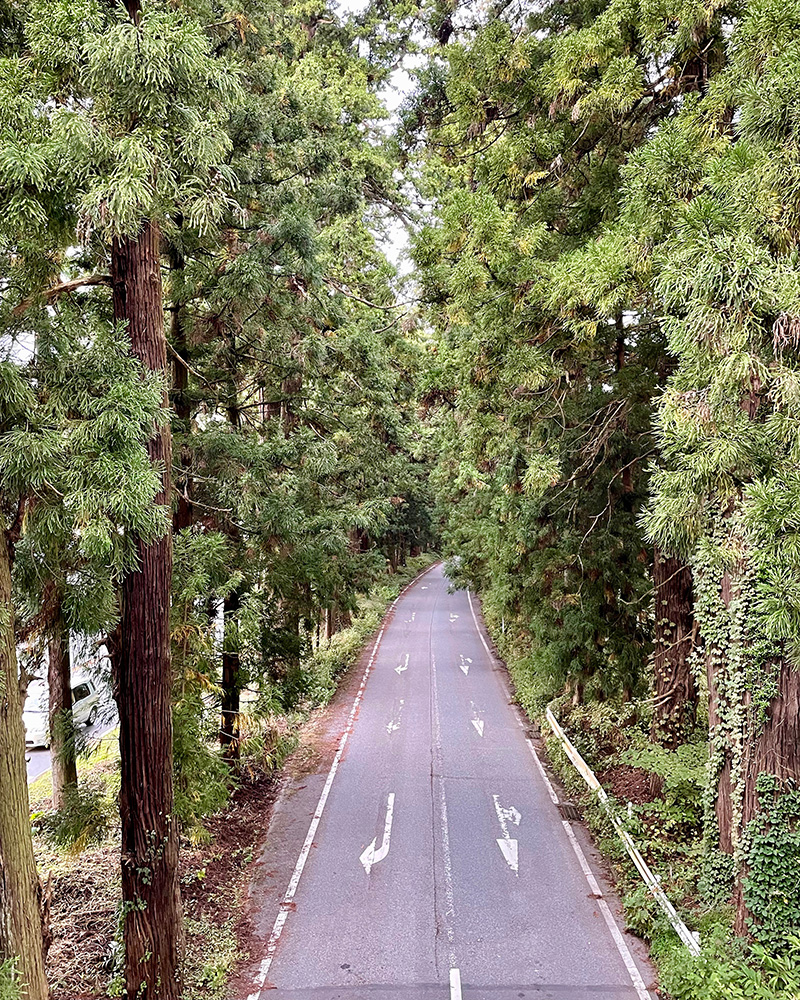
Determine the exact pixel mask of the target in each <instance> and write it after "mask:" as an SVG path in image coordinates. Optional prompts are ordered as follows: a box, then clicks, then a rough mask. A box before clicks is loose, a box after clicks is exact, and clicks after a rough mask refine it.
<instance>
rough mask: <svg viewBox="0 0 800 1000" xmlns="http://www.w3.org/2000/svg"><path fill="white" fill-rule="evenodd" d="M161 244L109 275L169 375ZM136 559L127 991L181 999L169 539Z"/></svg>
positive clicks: (126, 759) (128, 742)
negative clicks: (173, 764) (174, 803)
mask: <svg viewBox="0 0 800 1000" xmlns="http://www.w3.org/2000/svg"><path fill="white" fill-rule="evenodd" d="M159 243H160V236H159V231H158V227H157V226H156V225H155V224H154V223H151V222H148V223H145V225H144V226H143V228H142V231H141V233H140V234H139V236H138V237H137V238H132V237H124V238H118V239H115V240H114V242H113V245H112V250H111V276H112V285H113V298H114V318H115V320H117V322H120V323H121V322H125V323H127V327H128V336H129V337H130V344H131V351H132V353H133V354H134V355H135V356H136V357H138V358H140V359H141V360H142V362H143V363H144V365H145V366H146V367H147V368H149V369H151V370H153V371H159V372H163V373H166V369H167V346H166V337H165V335H164V313H163V305H162V288H161V268H160V262H159ZM164 406H165V407H166V406H167V400H166V397H165V399H164ZM148 451H149V455H150V461H151V462H152V463H153V465H154V466H156V467H157V468H158V469H159V470H160V471H161V474H162V476H163V488H162V490H161V493H160V494H159V496H158V498H157V502H159V503H164V504H168V503H169V500H170V463H171V459H172V454H171V452H172V442H171V436H170V430H169V425H168V424H166V423H165V424H163V425H162V426H161V427H160V429H159V430H158V431H156V433H155V434H154V436H153V437H152V438H151V440H150V442H149V444H148ZM137 553H138V561H139V566H138V569H137V570H136V571H135V572H130V573H128V574H127V575H126V577H125V579H124V581H123V585H122V609H121V610H122V616H121V621H120V625H119V629H118V635H117V641H116V643H115V646H116V648H115V649H114V656H113V666H114V697H115V699H116V702H117V707H118V709H119V720H120V729H119V742H120V759H121V785H120V795H119V807H120V817H121V820H122V898H123V906H124V913H125V926H124V937H125V986H126V990H127V993H128V996H129V997H130V1000H134V998H136V1000H156V998H157V1000H174V998H177V997H178V996H179V994H180V969H181V955H182V950H183V929H182V915H181V899H180V883H179V877H178V827H177V822H176V820H175V817H174V816H173V784H172V699H171V690H172V669H171V661H170V636H169V607H170V584H171V577H172V536H171V533H169V532H167V534H165V536H164V537H163V538H162V539H160V540H159V541H157V542H153V543H150V544H145V543H144V542H143V541H142V540H141V539H139V540H137Z"/></svg>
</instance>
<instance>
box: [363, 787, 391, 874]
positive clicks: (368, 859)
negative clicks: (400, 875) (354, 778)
mask: <svg viewBox="0 0 800 1000" xmlns="http://www.w3.org/2000/svg"><path fill="white" fill-rule="evenodd" d="M393 813H394V792H389V798H388V799H387V800H386V822H385V823H384V824H383V840H382V841H381V846H380V847H379V848H378V850H377V851H376V850H375V842H376V838H375V837H373V838H372V843H371V844H370V845H369V847H367V848H366V849H365V851H364V853H363V854H362V855H361V857H360V858H359V859H358V860H359V861H360V862H361V864H362V865H363V866H364V871H365V872H366V873H367V875H369V873H370V870H371V869H372V866H373V865H377V863H378V862H379V861H383V859H384V858H385V857H386V855H387V854H388V853H389V841H390V840H391V839H392V815H393Z"/></svg>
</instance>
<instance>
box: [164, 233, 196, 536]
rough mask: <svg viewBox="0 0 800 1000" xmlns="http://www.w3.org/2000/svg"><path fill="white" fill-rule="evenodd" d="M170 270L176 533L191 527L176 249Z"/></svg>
mask: <svg viewBox="0 0 800 1000" xmlns="http://www.w3.org/2000/svg"><path fill="white" fill-rule="evenodd" d="M168 257H169V268H170V299H171V301H170V304H169V311H170V324H169V333H170V341H171V343H172V350H173V352H174V355H173V362H172V390H171V392H170V398H171V402H172V409H173V411H174V414H175V431H176V433H177V434H179V435H180V436H181V438H182V439H183V443H182V445H181V448H180V453H179V455H178V456H177V457H178V463H179V465H180V470H181V472H180V475H179V481H178V483H177V484H176V487H177V489H176V500H177V503H176V505H175V513H174V514H173V517H172V530H173V532H175V533H177V532H178V531H182V530H183V529H184V528H188V527H189V526H190V525H191V523H192V507H191V503H190V499H191V488H192V483H191V451H190V449H189V446H188V444H187V443H186V437H187V436H188V434H189V433H190V431H191V422H192V407H191V401H190V399H189V346H188V343H187V340H186V324H185V321H184V319H185V317H184V312H185V301H184V299H185V290H184V287H183V286H184V268H185V265H186V261H185V259H184V256H183V253H182V252H181V251H180V249H179V248H178V247H176V246H175V245H173V244H170V246H169V247H168Z"/></svg>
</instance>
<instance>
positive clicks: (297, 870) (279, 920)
mask: <svg viewBox="0 0 800 1000" xmlns="http://www.w3.org/2000/svg"><path fill="white" fill-rule="evenodd" d="M435 565H438V564H437V563H434V566H435ZM432 569H433V566H429V567H428V568H427V569H426V570H425V572H423V573H420V574H419V576H417V577H415V578H414V579H413V580H412V581H411V582H410V583H409V584H408V585H407V586H405V587H404V588H403V589H402V590H401V591H400V593H399V594H398V595H397V597H395V599H394V600H393V601H392V603H391V604H390V605H389V607H388V608H387V610H386V614H385V615H384V616H383V622H382V623H381V630H380V632H378V638H377V639H376V640H375V645H374V646H373V647H372V654H371V655H370V658H369V662H368V663H367V666H366V669H365V670H364V676H363V677H362V678H361V684H360V685H359V688H358V692H357V693H356V697H355V699H354V701H353V707H352V708H351V709H350V715H349V716H348V719H347V725H346V726H345V730H344V732H343V733H342V738H341V739H340V741H339V746H338V749H337V750H336V756H335V757H334V758H333V763H332V764H331V768H330V771H328V777H327V778H326V779H325V785H324V786H323V789H322V792H321V794H320V797H319V801H318V802H317V808H316V809H315V811H314V815H313V816H312V818H311V824H310V826H309V828H308V833H307V834H306V839H305V840H304V841H303V846H302V848H301V850H300V856H299V857H298V859H297V862H296V864H295V866H294V871H293V872H292V877H291V879H290V880H289V885H288V887H287V889H286V894H285V895H284V897H283V900H282V902H281V904H280V907H279V909H278V915H277V917H276V918H275V923H274V924H273V925H272V933H271V934H270V936H269V941H268V942H267V951H266V954H265V956H264V958H263V959H262V961H261V965H260V966H259V969H258V974H257V975H256V978H255V983H254V986H255V990H254V991H253V992H252V993H251V994H250V995H249V996H248V998H247V1000H261V994H262V993H263V992H264V985H265V984H266V981H267V975H268V974H269V970H270V966H271V965H272V960H273V958H274V957H275V950H276V948H277V947H278V941H280V937H281V934H282V933H283V926H284V924H285V923H286V921H287V919H288V917H289V914H290V913H291V911H292V909H293V907H292V905H291V904H292V900H293V899H294V895H295V893H296V892H297V886H298V885H299V884H300V877H301V875H302V874H303V869H304V868H305V866H306V861H307V860H308V855H309V853H310V851H311V845H312V844H313V842H314V837H315V836H316V833H317V827H318V826H319V822H320V820H321V819H322V811H323V810H324V808H325V803H326V802H327V801H328V795H329V794H330V790H331V785H332V784H333V779H334V778H335V777H336V772H337V771H338V770H339V764H340V763H341V760H342V756H343V754H344V748H345V746H346V745H347V741H348V739H349V738H350V734H351V733H352V731H353V726H354V724H355V719H356V714H357V712H358V707H359V705H360V704H361V700H362V698H363V697H364V689H365V688H366V686H367V679H368V678H369V675H370V671H371V670H372V665H373V663H374V662H375V657H376V656H377V655H378V648H379V646H380V644H381V639H382V638H383V633H384V632H385V631H386V626H387V623H388V619H389V616H390V614H391V613H392V611H394V609H395V607H396V606H397V604H398V602H399V601H400V599H401V598H402V597H403V595H404V594H405V593H406V591H407V590H409V589H410V588H411V587H413V586H414V584H415V583H417V581H419V580H421V579H422V577H423V576H425V574H426V573H429V572H430V571H431V570H432Z"/></svg>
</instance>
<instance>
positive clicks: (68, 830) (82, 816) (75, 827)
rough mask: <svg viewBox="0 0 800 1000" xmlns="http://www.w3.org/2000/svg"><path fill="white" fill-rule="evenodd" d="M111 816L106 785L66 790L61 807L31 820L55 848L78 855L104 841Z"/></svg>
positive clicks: (82, 786) (111, 803) (85, 785)
mask: <svg viewBox="0 0 800 1000" xmlns="http://www.w3.org/2000/svg"><path fill="white" fill-rule="evenodd" d="M112 812H113V802H112V800H111V799H110V797H109V793H108V788H107V787H106V785H105V784H104V783H103V782H87V783H84V784H82V785H80V786H79V787H77V788H68V789H67V791H66V795H65V802H64V807H63V808H62V809H60V810H58V811H57V812H51V813H45V814H43V815H41V816H39V817H35V822H36V824H37V826H38V827H39V828H40V829H41V831H42V833H43V834H44V836H45V837H46V838H47V840H48V841H50V843H51V844H53V845H54V846H55V847H59V848H61V849H62V850H66V851H68V852H69V853H70V854H80V853H82V852H83V851H84V850H86V848H87V847H90V846H91V845H92V844H100V843H102V842H103V841H104V840H105V838H106V836H107V835H108V833H109V831H110V829H111V827H112V820H111V815H112Z"/></svg>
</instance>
